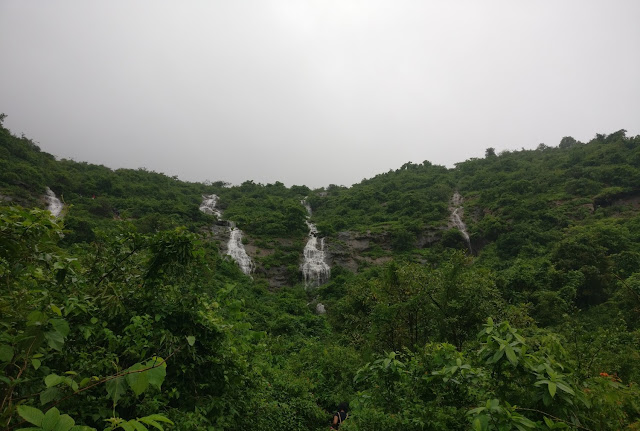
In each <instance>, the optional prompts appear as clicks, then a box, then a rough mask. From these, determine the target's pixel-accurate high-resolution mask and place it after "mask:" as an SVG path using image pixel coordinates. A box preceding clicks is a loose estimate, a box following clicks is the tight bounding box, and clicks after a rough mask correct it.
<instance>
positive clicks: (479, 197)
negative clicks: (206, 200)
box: [0, 116, 640, 431]
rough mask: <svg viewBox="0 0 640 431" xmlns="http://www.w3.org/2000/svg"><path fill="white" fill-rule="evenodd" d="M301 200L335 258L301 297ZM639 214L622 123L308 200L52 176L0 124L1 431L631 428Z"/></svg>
mask: <svg viewBox="0 0 640 431" xmlns="http://www.w3.org/2000/svg"><path fill="white" fill-rule="evenodd" d="M2 119H4V116H2ZM0 125H1V122H0ZM47 187H50V188H51V190H53V192H55V194H56V195H57V196H59V197H60V198H61V200H62V201H63V202H64V204H65V208H64V211H63V217H61V218H59V219H55V218H53V217H51V215H50V213H49V212H47V211H45V210H43V208H45V201H44V198H43V197H44V195H45V192H46V188H47ZM454 193H459V194H460V195H461V196H462V199H463V203H462V208H463V213H462V220H463V221H464V222H465V224H466V226H467V230H468V233H469V237H470V244H467V243H466V241H465V239H464V235H463V233H462V232H461V231H460V230H459V229H457V228H455V227H452V222H451V220H450V217H451V211H452V207H453V206H454V205H453V204H452V202H451V200H452V197H453V195H454ZM210 194H216V195H217V196H219V205H218V208H219V209H220V210H221V211H222V212H223V219H224V220H227V221H233V222H235V224H236V225H237V226H238V227H239V228H240V229H242V230H243V231H244V234H245V236H244V237H243V242H244V243H245V246H246V248H247V251H248V253H249V255H250V257H251V258H252V259H253V260H254V262H255V265H256V270H255V272H254V273H253V274H251V277H249V276H246V275H245V274H243V273H242V272H241V271H240V269H239V268H238V266H237V265H236V264H235V262H234V261H233V260H231V259H230V258H229V257H228V256H226V255H225V253H224V250H225V247H226V241H227V240H228V235H229V234H228V227H226V225H225V222H222V221H219V220H217V218H216V216H213V215H207V214H204V213H202V212H201V211H200V210H199V206H200V204H201V202H202V196H203V195H210ZM305 197H306V198H307V202H309V204H310V206H311V208H312V211H313V216H312V221H313V222H314V223H316V224H317V226H318V229H319V231H320V233H321V235H323V236H325V237H326V243H327V247H328V252H329V259H328V260H329V263H330V264H331V279H330V280H329V282H328V283H326V284H324V285H322V286H320V287H318V288H309V289H305V286H304V283H303V279H302V276H301V273H300V264H301V262H302V256H303V249H304V247H305V242H306V238H307V232H308V228H307V226H306V224H305V217H306V211H305V208H304V207H303V206H302V205H301V203H300V201H301V200H302V199H304V198H305ZM639 215H640V136H636V137H626V132H625V131H624V130H621V131H618V132H615V133H612V134H609V135H596V137H595V138H594V139H593V140H591V141H590V142H588V143H581V142H577V141H575V140H574V139H572V138H570V137H567V138H564V139H563V140H562V142H560V144H559V146H558V147H546V146H543V145H541V146H540V147H539V148H538V149H536V150H533V151H529V150H522V151H509V152H504V153H500V154H496V153H495V151H494V150H493V149H491V148H489V149H487V151H486V156H485V157H484V158H482V159H471V160H467V161H464V162H461V163H458V164H457V165H456V167H455V168H453V169H447V168H446V167H442V166H435V165H432V164H431V163H429V162H427V161H425V162H423V163H422V164H413V163H407V164H405V165H403V166H402V167H401V168H399V169H397V170H392V171H389V172H387V173H384V174H380V175H377V176H376V177H373V178H371V179H367V180H364V181H362V182H361V183H359V184H356V185H354V186H352V187H341V186H336V185H331V186H329V187H327V188H325V189H318V190H310V189H309V188H308V187H306V186H292V187H286V186H284V185H283V184H282V183H275V184H266V185H263V184H256V183H254V182H252V181H246V182H245V183H243V184H241V185H239V186H230V185H228V184H224V183H222V182H217V183H213V184H202V183H189V182H184V181H181V180H179V179H178V178H176V177H168V176H166V175H163V174H160V173H156V172H151V171H148V170H145V169H138V170H131V169H118V170H112V169H109V168H107V167H104V166H97V165H92V164H87V163H81V162H75V161H72V160H56V158H55V157H54V156H52V155H50V154H47V153H45V152H42V151H41V150H40V149H39V148H38V146H37V145H36V144H34V143H33V142H32V141H31V140H29V139H28V138H26V137H24V136H23V137H17V136H14V135H13V134H12V133H11V132H10V131H9V130H8V129H6V128H4V127H3V126H2V127H0V283H1V284H2V286H4V288H3V289H2V292H1V293H0V424H1V425H0V427H2V428H3V429H5V428H6V429H9V430H18V429H32V430H47V431H48V430H60V431H69V430H89V429H106V430H115V429H123V430H125V431H128V430H144V429H154V428H158V429H169V430H195V429H206V430H211V431H213V430H238V431H239V430H265V431H266V430H276V429H287V430H325V429H328V427H329V421H330V419H331V417H332V413H333V412H335V410H336V407H337V405H338V403H340V402H342V401H348V402H349V403H350V406H351V411H350V417H349V419H348V420H347V421H345V423H344V424H343V425H342V426H341V428H340V429H341V430H346V431H349V430H363V431H369V430H372V431H376V430H388V429H401V430H409V431H413V430H468V429H473V430H511V429H517V430H547V429H574V430H585V429H587V430H621V429H640V390H639V389H638V383H640V217H639ZM317 305H322V306H324V307H325V308H326V313H325V314H322V313H317V312H316V306H317ZM319 308H322V307H319Z"/></svg>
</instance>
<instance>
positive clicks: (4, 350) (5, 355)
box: [0, 344, 14, 362]
mask: <svg viewBox="0 0 640 431" xmlns="http://www.w3.org/2000/svg"><path fill="white" fill-rule="evenodd" d="M13 353H14V352H13V347H11V346H8V345H6V344H0V361H2V362H11V359H13Z"/></svg>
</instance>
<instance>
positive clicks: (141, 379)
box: [127, 363, 149, 395]
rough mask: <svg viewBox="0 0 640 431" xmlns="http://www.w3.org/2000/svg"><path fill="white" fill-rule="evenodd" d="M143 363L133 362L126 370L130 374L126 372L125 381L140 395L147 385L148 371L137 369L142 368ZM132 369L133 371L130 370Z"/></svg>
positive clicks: (143, 367)
mask: <svg viewBox="0 0 640 431" xmlns="http://www.w3.org/2000/svg"><path fill="white" fill-rule="evenodd" d="M145 368H147V367H145V366H144V365H142V364H140V363H138V364H134V365H132V366H131V367H129V369H128V370H127V371H128V372H130V374H127V383H129V386H130V387H131V389H132V390H133V392H134V393H135V394H136V395H140V394H141V393H143V392H144V391H146V390H147V388H148V387H149V372H148V371H139V370H144V369H145ZM132 371H133V372H132Z"/></svg>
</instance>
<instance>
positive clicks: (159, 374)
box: [145, 356, 167, 389]
mask: <svg viewBox="0 0 640 431" xmlns="http://www.w3.org/2000/svg"><path fill="white" fill-rule="evenodd" d="M145 366H146V367H147V368H150V369H149V370H148V371H146V374H147V378H148V379H149V384H150V385H151V386H154V387H156V388H158V389H160V387H161V386H162V383H163V382H164V378H165V377H166V375H167V363H166V362H164V359H162V358H160V357H157V356H154V357H153V358H152V359H151V360H149V361H147V363H146V364H145Z"/></svg>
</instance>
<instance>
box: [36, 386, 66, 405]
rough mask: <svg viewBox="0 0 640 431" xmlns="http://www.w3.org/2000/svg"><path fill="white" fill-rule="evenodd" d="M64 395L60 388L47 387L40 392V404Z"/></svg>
mask: <svg viewBox="0 0 640 431" xmlns="http://www.w3.org/2000/svg"><path fill="white" fill-rule="evenodd" d="M61 395H62V391H60V389H58V388H47V389H45V390H44V391H42V392H40V404H42V405H45V404H47V403H50V402H51V401H53V400H57V399H58V398H60V396H61Z"/></svg>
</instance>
